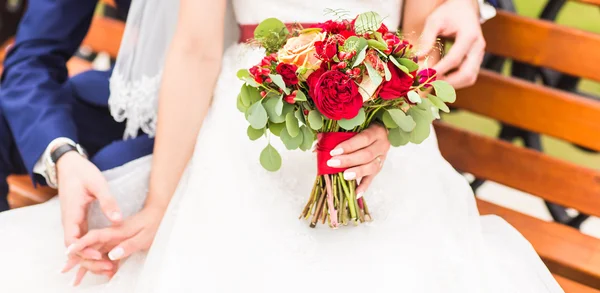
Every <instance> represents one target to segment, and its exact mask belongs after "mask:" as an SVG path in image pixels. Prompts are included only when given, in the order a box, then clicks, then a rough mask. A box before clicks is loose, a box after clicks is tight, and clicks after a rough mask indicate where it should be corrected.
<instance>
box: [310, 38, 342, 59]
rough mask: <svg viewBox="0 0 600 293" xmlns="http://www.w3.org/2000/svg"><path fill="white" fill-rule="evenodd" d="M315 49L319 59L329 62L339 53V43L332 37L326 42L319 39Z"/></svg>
mask: <svg viewBox="0 0 600 293" xmlns="http://www.w3.org/2000/svg"><path fill="white" fill-rule="evenodd" d="M315 49H316V53H317V57H318V58H319V59H321V60H323V61H325V62H329V61H331V59H333V57H335V55H336V54H337V51H338V44H337V42H336V41H333V40H331V39H329V40H326V41H324V42H321V41H317V42H315Z"/></svg>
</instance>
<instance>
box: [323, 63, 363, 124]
mask: <svg viewBox="0 0 600 293" xmlns="http://www.w3.org/2000/svg"><path fill="white" fill-rule="evenodd" d="M314 93H315V95H314V96H313V97H312V98H313V101H314V102H315V106H316V107H317V109H319V112H321V114H323V115H325V117H327V118H329V119H333V120H340V119H352V118H354V117H356V115H357V114H358V112H359V110H360V108H361V107H362V104H363V101H362V96H361V95H360V93H359V92H358V86H357V85H356V83H355V82H354V80H352V78H350V76H348V75H346V74H345V73H342V72H340V71H337V70H330V71H327V72H325V73H324V74H323V75H321V77H320V78H319V81H318V82H317V84H316V86H315V89H314Z"/></svg>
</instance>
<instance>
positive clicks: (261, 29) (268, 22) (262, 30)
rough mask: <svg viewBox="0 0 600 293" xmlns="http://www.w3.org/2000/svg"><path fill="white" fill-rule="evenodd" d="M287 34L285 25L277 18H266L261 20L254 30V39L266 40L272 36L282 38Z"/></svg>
mask: <svg viewBox="0 0 600 293" xmlns="http://www.w3.org/2000/svg"><path fill="white" fill-rule="evenodd" d="M287 34H289V31H288V29H287V27H286V26H285V24H284V23H283V22H281V20H279V19H277V18H267V19H265V20H263V21H262V22H261V23H260V24H259V25H258V26H257V27H256V29H255V30H254V38H255V39H261V38H267V37H269V36H272V35H279V36H284V35H287Z"/></svg>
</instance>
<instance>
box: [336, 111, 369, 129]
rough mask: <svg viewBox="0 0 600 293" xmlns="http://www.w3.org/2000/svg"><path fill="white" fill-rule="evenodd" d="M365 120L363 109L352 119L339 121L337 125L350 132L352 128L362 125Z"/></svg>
mask: <svg viewBox="0 0 600 293" xmlns="http://www.w3.org/2000/svg"><path fill="white" fill-rule="evenodd" d="M365 119H366V115H365V109H363V108H360V110H359V111H358V114H357V115H356V116H355V117H354V118H352V119H349V120H347V119H342V120H340V121H338V125H339V126H340V127H341V128H343V129H346V130H352V129H354V127H356V126H359V125H361V124H363V123H364V122H365Z"/></svg>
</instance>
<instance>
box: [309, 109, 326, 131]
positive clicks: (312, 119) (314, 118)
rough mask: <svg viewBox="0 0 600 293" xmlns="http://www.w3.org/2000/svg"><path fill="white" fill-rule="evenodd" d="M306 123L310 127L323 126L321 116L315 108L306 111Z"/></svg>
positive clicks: (317, 127)
mask: <svg viewBox="0 0 600 293" xmlns="http://www.w3.org/2000/svg"><path fill="white" fill-rule="evenodd" d="M308 124H309V126H310V128H312V129H314V130H319V129H321V127H323V116H322V115H321V113H319V111H317V110H311V111H310V112H308Z"/></svg>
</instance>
